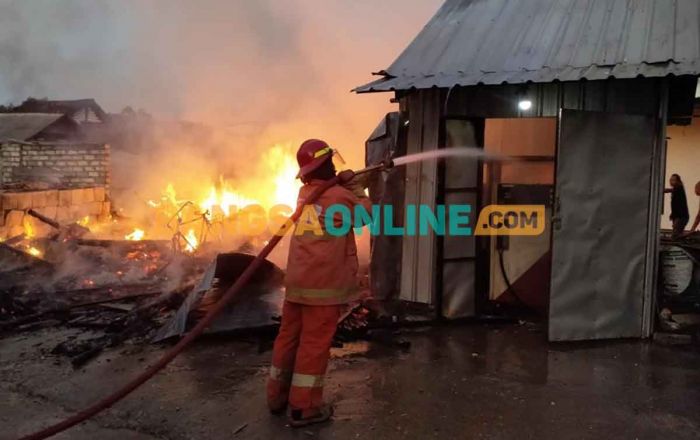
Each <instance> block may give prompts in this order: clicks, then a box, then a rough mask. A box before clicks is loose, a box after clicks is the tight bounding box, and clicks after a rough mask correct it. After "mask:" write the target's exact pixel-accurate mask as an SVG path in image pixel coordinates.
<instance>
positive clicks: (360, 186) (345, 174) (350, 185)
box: [338, 170, 369, 197]
mask: <svg viewBox="0 0 700 440" xmlns="http://www.w3.org/2000/svg"><path fill="white" fill-rule="evenodd" d="M338 177H340V182H341V185H343V186H344V187H345V188H347V189H349V190H350V191H351V192H352V193H353V194H355V195H356V196H357V197H367V193H365V188H367V186H368V185H369V179H368V177H369V175H368V174H355V173H354V172H353V171H352V170H345V171H341V172H340V174H339V175H338Z"/></svg>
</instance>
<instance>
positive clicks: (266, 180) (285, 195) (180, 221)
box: [23, 145, 301, 257]
mask: <svg viewBox="0 0 700 440" xmlns="http://www.w3.org/2000/svg"><path fill="white" fill-rule="evenodd" d="M178 171H181V170H178ZM234 171H235V173H233V175H235V176H236V177H235V178H225V177H223V176H218V178H216V179H212V177H213V176H206V175H205V176H201V175H196V174H195V173H192V175H191V176H187V177H189V178H188V179H183V175H175V176H174V177H176V179H174V180H173V182H177V184H176V183H166V184H165V185H164V187H163V188H162V190H160V191H157V192H159V193H160V194H158V195H157V196H156V197H153V195H151V198H150V199H146V200H145V206H144V207H143V209H141V210H140V211H141V212H138V213H137V215H131V214H132V212H130V209H129V208H128V207H127V208H125V209H124V210H123V213H124V215H123V216H121V217H120V218H118V219H112V218H109V219H100V220H99V221H98V219H97V218H96V217H90V216H86V217H82V218H80V219H78V220H77V221H76V222H75V223H77V224H78V225H80V226H82V227H85V228H88V229H89V230H90V231H91V232H92V234H93V237H95V238H109V239H117V240H127V241H142V240H144V239H146V238H148V239H149V240H156V241H158V240H169V241H170V242H171V243H172V246H173V249H174V250H175V251H178V252H184V253H190V254H192V253H195V252H197V251H199V250H200V249H202V248H203V246H204V245H205V244H206V243H211V242H216V243H220V244H221V247H223V248H227V247H229V245H230V244H231V243H232V242H234V241H236V239H237V238H243V241H244V242H248V243H252V242H257V241H256V240H258V239H259V238H260V237H258V236H257V235H256V236H245V237H243V235H241V233H240V231H239V230H237V229H236V227H235V225H236V222H237V221H238V220H240V219H241V218H242V217H243V216H242V215H241V214H240V213H241V210H243V209H244V208H246V207H248V206H250V205H257V206H259V207H261V208H262V209H263V210H265V211H268V210H270V208H272V207H273V206H277V205H286V206H288V207H290V208H293V207H294V206H295V205H296V198H297V194H298V191H299V187H300V186H301V182H300V181H299V180H298V179H297V178H296V174H297V163H296V160H295V157H294V152H293V148H291V146H290V145H286V146H283V145H275V146H273V147H272V148H270V149H268V150H267V151H265V152H264V153H263V154H262V155H261V156H260V160H259V161H258V162H257V163H253V164H252V165H251V164H241V168H240V169H236V170H232V172H234ZM212 182H214V183H212ZM132 208H133V207H132ZM135 211H139V210H138V209H136V210H135ZM290 211H291V210H290ZM23 227H24V236H25V239H26V240H27V242H28V244H27V245H26V248H25V249H24V250H25V251H26V252H27V253H29V254H31V255H34V256H37V257H42V256H43V251H42V250H40V249H39V248H38V247H35V239H36V238H37V231H36V228H35V227H34V224H33V222H32V221H30V220H29V218H28V217H26V216H25V219H24V223H23ZM263 235H264V234H263ZM261 237H262V236H261ZM262 239H263V240H264V239H265V238H264V237H262ZM250 240H253V241H252V242H251V241H250ZM238 243H239V244H241V243H242V241H241V240H238ZM221 247H220V248H221Z"/></svg>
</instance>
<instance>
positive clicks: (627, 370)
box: [0, 325, 700, 440]
mask: <svg viewBox="0 0 700 440" xmlns="http://www.w3.org/2000/svg"><path fill="white" fill-rule="evenodd" d="M65 336H66V335H65V333H64V332H57V331H55V330H46V331H43V332H39V333H33V334H27V335H19V336H15V337H12V338H6V339H3V340H0V395H1V396H2V399H0V438H2V439H14V438H16V437H18V436H19V435H20V434H26V433H29V432H30V431H33V430H36V429H37V428H40V427H43V426H46V425H47V424H50V423H52V422H56V421H58V420H59V419H61V418H62V417H65V416H67V415H69V414H71V413H73V412H74V411H77V410H80V409H82V408H83V407H84V406H86V405H87V404H89V403H91V402H93V401H94V400H96V399H97V398H100V397H102V396H103V395H105V394H107V393H109V392H110V391H112V390H114V389H116V388H117V387H118V386H120V385H121V384H123V383H124V382H126V381H127V380H128V379H129V378H131V377H132V376H134V374H136V373H137V372H138V371H140V370H141V369H142V368H143V367H145V366H146V365H148V364H149V363H150V362H153V361H154V360H155V359H156V358H157V357H158V356H159V355H160V354H161V353H162V350H163V349H162V348H159V347H150V346H149V347H145V348H144V347H135V346H131V347H128V346H127V347H122V348H120V349H118V350H114V351H111V352H107V353H105V354H103V355H101V356H100V357H99V358H97V359H96V360H94V361H92V362H91V363H89V364H88V365H86V366H85V367H84V368H82V369H80V370H73V369H72V367H71V366H70V363H69V362H68V361H66V360H65V359H62V358H57V357H53V356H51V355H45V354H44V355H42V352H45V351H47V350H50V348H51V347H53V345H55V343H56V341H60V340H63V339H65ZM403 337H404V338H406V339H408V340H410V341H411V343H412V347H411V349H410V350H409V351H401V350H398V349H393V348H388V347H386V346H380V345H372V344H366V343H355V344H349V345H347V346H346V347H345V348H344V349H342V350H336V349H334V359H333V361H332V362H331V368H330V375H329V379H328V385H327V396H328V398H329V399H331V400H333V401H334V402H335V404H336V417H335V420H334V421H333V422H331V423H328V424H325V425H321V426H317V427H312V428H306V429H301V430H293V429H291V428H289V427H288V426H287V424H286V421H285V419H284V418H283V417H275V416H271V415H269V414H268V413H267V411H266V408H265V396H264V383H265V376H266V367H267V364H268V360H269V357H270V353H269V351H265V350H264V348H266V345H265V344H260V343H259V342H258V341H256V340H249V341H241V340H240V339H235V340H234V339H232V338H229V339H226V338H224V339H222V338H217V339H216V340H212V339H209V340H205V341H200V342H198V343H197V344H196V345H195V346H194V347H192V348H191V349H190V350H188V351H187V352H185V353H184V354H183V355H181V356H180V357H179V358H177V359H176V360H175V361H174V362H173V363H172V364H171V365H170V366H169V367H168V368H167V369H166V370H165V371H164V372H162V373H161V374H159V375H158V376H156V377H155V378H154V379H153V380H152V381H150V382H148V383H147V384H146V385H144V386H143V387H141V388H140V389H138V390H137V391H136V392H135V393H133V394H132V395H131V396H129V397H127V399H126V400H124V401H122V402H120V403H118V404H117V405H116V406H115V407H113V408H112V409H111V410H108V411H106V412H105V413H103V414H102V415H100V416H98V417H96V418H94V419H93V420H91V421H90V422H88V423H85V424H83V425H81V426H80V427H78V428H74V429H72V430H70V431H68V432H66V433H64V434H61V435H59V436H56V437H55V438H57V439H58V438H61V439H78V440H82V439H86V440H87V439H107V440H111V439H114V440H117V439H119V440H130V439H173V440H179V439H212V440H217V439H265V440H267V439H273V438H274V439H308V438H319V439H356V438H372V439H374V438H382V439H399V438H410V439H429V438H441V439H445V438H471V439H481V438H483V439H516V438H517V439H538V440H544V439H563V438H566V439H601V438H625V439H635V438H636V439H659V438H669V439H674V440H679V439H697V438H700V353H698V352H697V350H695V349H689V348H687V347H685V348H682V347H681V348H679V347H665V346H659V345H653V344H649V343H644V342H638V341H631V342H608V343H587V344H576V345H550V344H547V343H546V342H545V335H544V333H543V332H541V331H540V330H539V329H538V328H537V327H534V326H531V325H511V326H505V327H490V326H483V325H471V326H450V327H439V328H433V329H421V330H412V331H410V332H408V331H407V332H404V334H403Z"/></svg>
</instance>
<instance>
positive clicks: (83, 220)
mask: <svg viewBox="0 0 700 440" xmlns="http://www.w3.org/2000/svg"><path fill="white" fill-rule="evenodd" d="M76 223H77V224H79V225H80V226H83V227H85V228H87V226H88V224H89V223H90V216H89V215H86V216H85V217H83V218H81V219H80V220H78V221H77V222H76Z"/></svg>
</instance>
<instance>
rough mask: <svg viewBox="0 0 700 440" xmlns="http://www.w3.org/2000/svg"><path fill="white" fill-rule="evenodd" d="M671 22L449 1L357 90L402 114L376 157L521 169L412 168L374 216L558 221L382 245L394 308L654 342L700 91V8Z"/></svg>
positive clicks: (375, 143)
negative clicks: (665, 254) (664, 264)
mask: <svg viewBox="0 0 700 440" xmlns="http://www.w3.org/2000/svg"><path fill="white" fill-rule="evenodd" d="M661 5H662V3H661V2H652V1H644V2H617V1H597V2H578V1H564V2H562V1H555V0H546V1H538V2H523V1H517V0H510V1H505V2H504V1H497V0H482V1H470V0H448V1H447V2H446V3H445V4H444V5H443V6H442V7H441V9H440V10H439V11H438V12H437V14H436V15H435V16H434V17H433V18H432V19H431V20H430V22H429V23H428V24H427V25H426V26H425V28H424V29H423V30H422V31H421V32H420V33H419V34H418V36H417V37H416V38H415V40H413V42H411V44H410V45H409V46H408V47H407V48H406V49H405V50H404V51H403V52H402V53H401V54H400V55H399V57H398V58H397V59H396V61H394V63H393V64H391V65H390V66H389V67H388V68H386V69H384V70H381V71H380V72H379V73H378V75H379V76H381V78H379V79H377V80H376V81H373V82H371V83H369V84H366V85H363V86H360V87H358V88H357V89H356V92H358V93H376V92H391V93H393V94H394V96H395V98H394V99H395V101H396V102H398V103H399V106H400V111H399V113H398V114H397V115H395V116H393V117H392V118H394V119H397V122H396V123H394V124H393V125H391V126H392V127H394V131H393V132H391V130H389V129H386V128H381V126H380V129H379V130H378V132H379V133H378V135H373V137H372V138H371V139H370V141H368V157H375V156H377V152H376V151H379V152H380V154H379V155H380V156H381V152H382V151H383V152H384V154H387V155H388V154H393V155H395V156H401V155H403V154H405V153H417V152H427V151H434V150H439V149H446V148H451V147H460V146H470V147H471V146H476V147H478V148H481V149H483V150H484V151H485V152H487V153H494V154H504V155H508V156H509V157H511V158H512V159H513V161H511V162H503V163H500V164H499V163H491V162H488V161H474V160H449V161H445V162H444V163H437V162H435V161H431V162H422V163H416V164H411V165H409V166H408V167H407V169H406V170H405V175H401V174H400V173H403V171H402V170H398V169H397V170H393V171H392V172H391V173H389V174H387V175H385V178H386V182H390V183H391V184H390V185H388V186H387V185H385V186H386V190H385V191H384V192H380V193H378V194H377V193H376V192H375V195H374V197H375V199H378V200H381V199H382V198H384V199H387V200H389V199H393V200H399V201H400V202H401V203H405V204H424V205H428V206H435V205H436V204H440V203H447V204H450V203H460V204H469V205H471V206H472V207H474V212H478V211H479V210H481V209H482V208H484V207H485V206H487V205H492V204H500V205H505V204H512V205H540V206H542V205H543V206H544V207H545V212H546V230H545V233H544V234H542V235H540V236H538V237H496V236H477V237H474V236H471V237H450V236H445V237H437V236H435V235H429V236H427V237H403V240H399V241H396V240H394V241H393V242H389V243H385V242H384V243H382V242H378V243H375V244H376V246H375V249H374V250H373V256H374V258H375V260H376V258H382V259H383V260H381V261H380V262H379V263H378V262H377V261H373V263H372V264H373V266H376V265H377V264H380V265H381V266H383V267H384V270H392V271H394V270H395V271H396V272H395V275H394V276H386V275H384V276H383V279H385V280H388V283H389V284H386V283H385V284H384V285H382V286H381V288H382V289H383V290H384V292H386V294H387V295H394V297H398V298H400V299H402V300H405V301H410V302H417V303H422V304H427V305H429V306H431V307H432V308H434V310H435V313H436V314H437V315H438V316H442V317H447V318H459V317H472V316H476V315H479V314H482V313H488V310H489V309H490V305H491V304H493V302H494V301H507V302H517V303H519V304H521V305H526V306H527V307H528V308H530V309H534V310H537V311H538V313H540V314H542V315H544V316H546V317H548V327H549V339H550V340H553V341H561V340H581V339H604V338H622V337H633V338H640V337H648V336H650V335H651V334H652V331H653V329H654V317H655V310H656V307H657V298H659V295H660V293H661V292H660V290H661V289H660V288H659V287H658V286H659V282H658V274H659V249H660V240H661V231H660V225H661V216H662V207H663V200H662V197H663V192H662V189H663V187H664V177H665V175H666V168H665V160H666V156H667V151H674V147H673V144H674V142H676V140H675V139H674V137H672V138H671V139H670V140H668V145H667V141H666V138H667V135H668V134H669V133H674V130H675V129H671V130H669V125H670V124H674V123H677V122H679V121H683V120H685V121H686V122H687V121H688V120H689V118H691V117H692V114H693V104H694V97H695V91H696V85H697V77H698V74H700V67H699V66H700V64H699V63H700V47H699V46H698V41H700V28H699V27H698V19H697V17H698V16H699V14H700V5H699V4H698V3H697V2H692V1H682V2H668V3H666V2H664V3H663V6H661ZM387 121H388V120H387ZM384 126H385V127H388V126H389V125H388V123H385V124H384ZM375 133H377V132H375ZM382 143H384V144H387V145H386V146H384V147H382V145H383V144H382ZM382 148H384V149H383V150H382ZM377 149H378V150H377ZM675 151H678V149H676V150H675ZM688 154H689V155H688V156H685V157H686V158H685V159H682V158H674V159H673V160H674V163H677V162H679V161H680V162H684V161H685V162H688V163H690V162H689V161H690V160H691V158H692V163H694V164H697V163H698V159H697V148H695V149H694V150H693V151H688ZM375 158H376V157H375ZM695 171H696V172H697V166H696V167H695ZM670 172H673V171H670ZM392 173H394V174H392ZM694 178H695V179H700V176H698V175H696V176H694ZM475 218H476V217H475ZM378 246H379V247H378ZM399 261H400V263H399ZM426 268H430V269H429V270H426Z"/></svg>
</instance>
